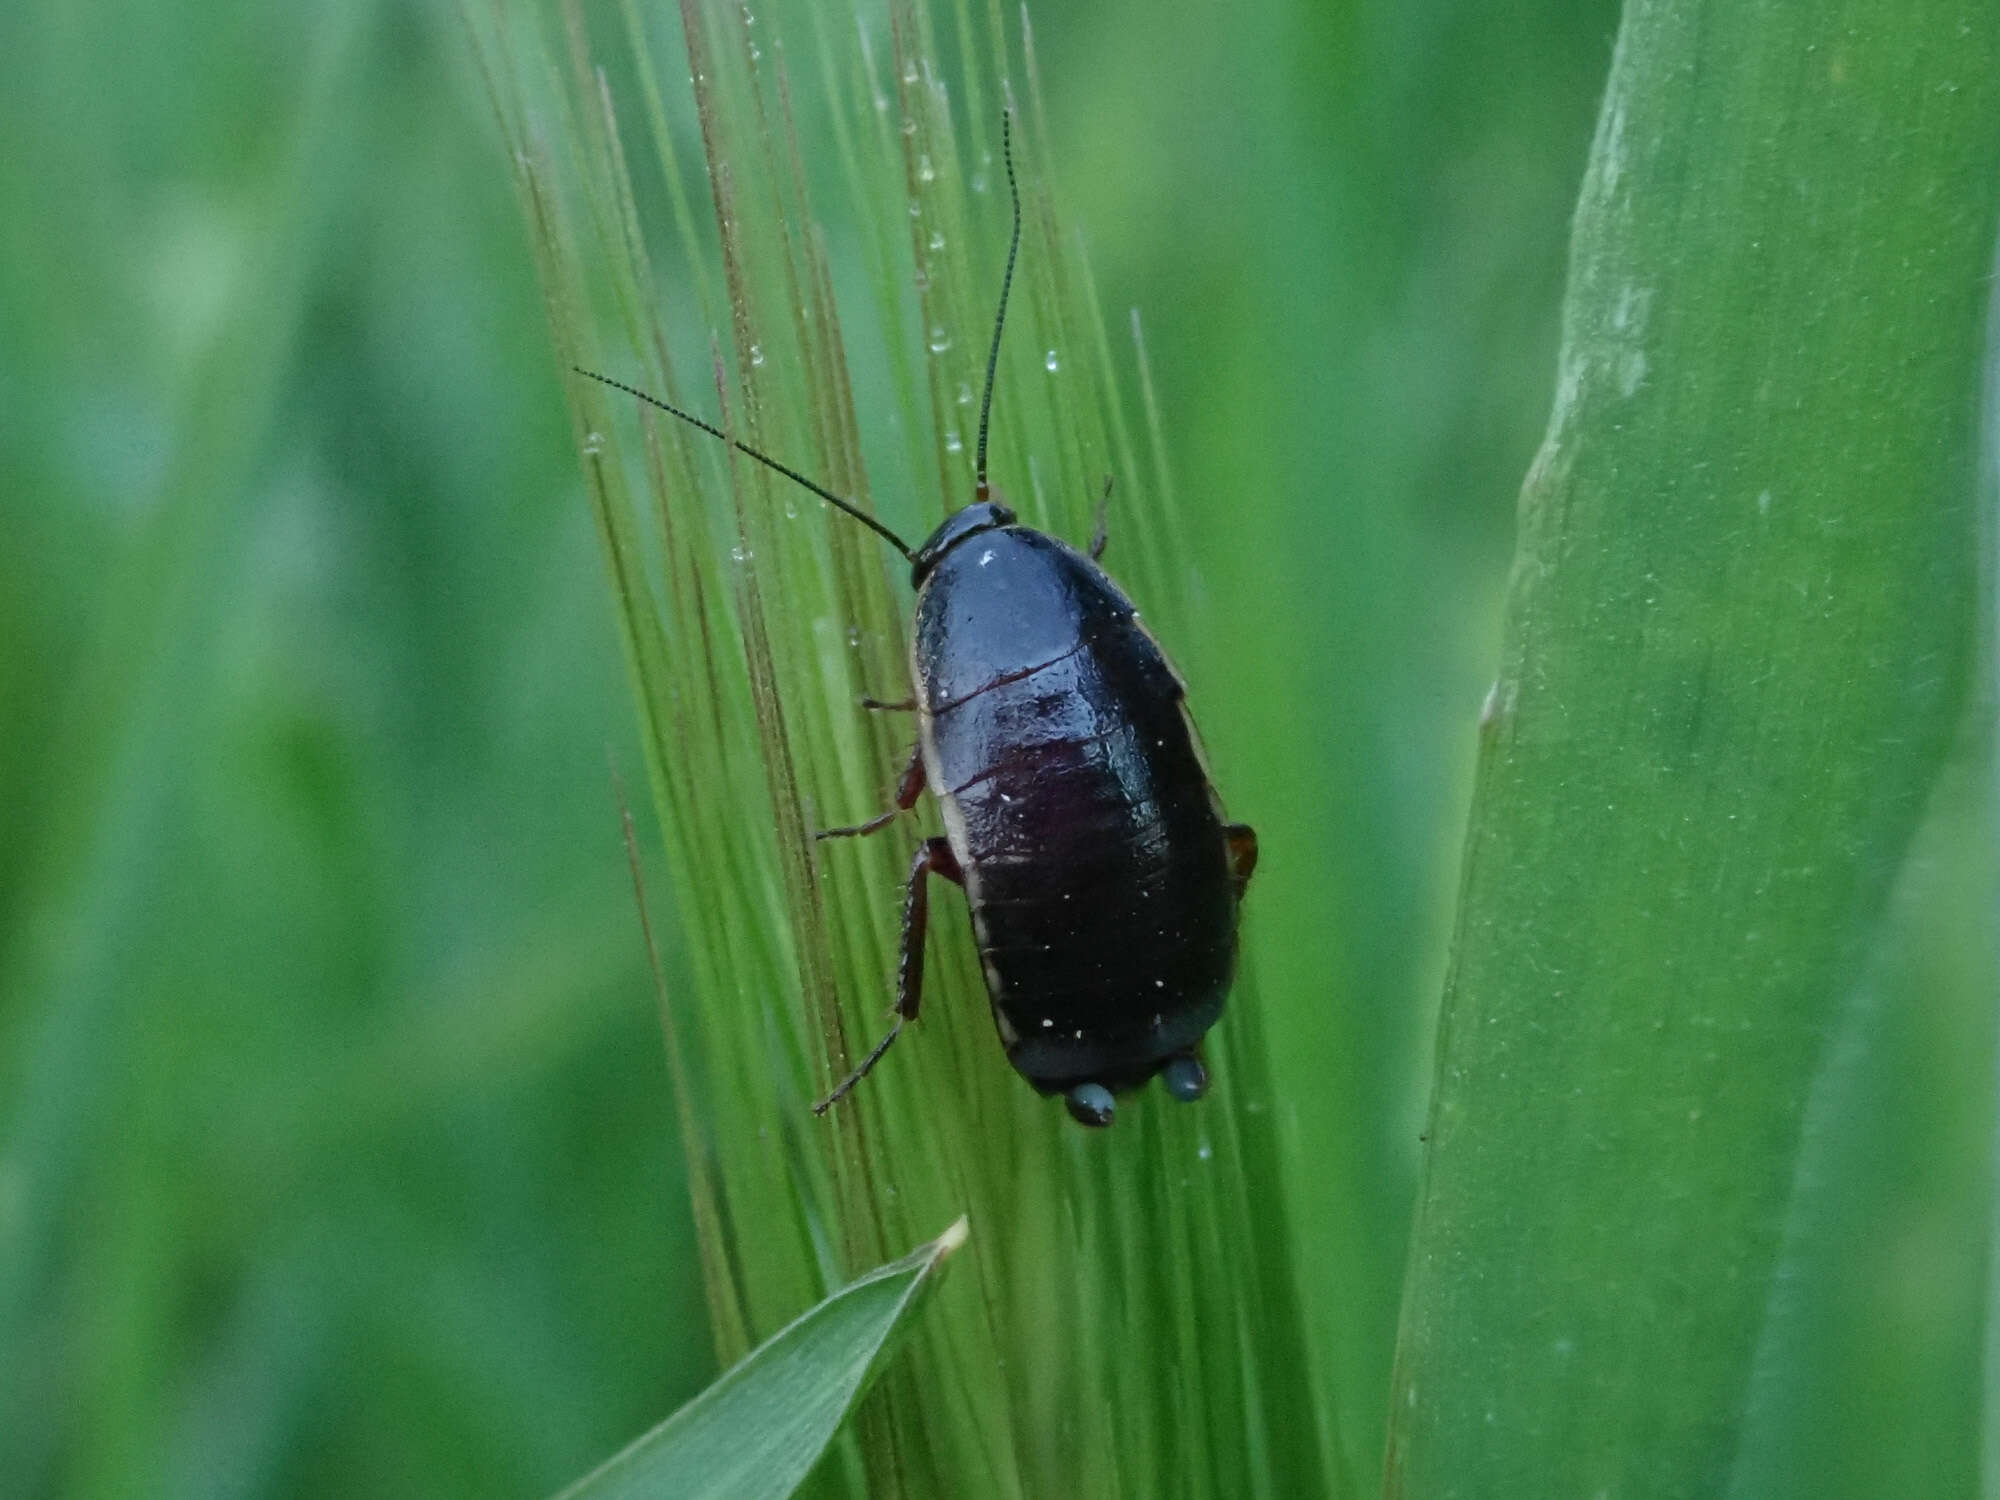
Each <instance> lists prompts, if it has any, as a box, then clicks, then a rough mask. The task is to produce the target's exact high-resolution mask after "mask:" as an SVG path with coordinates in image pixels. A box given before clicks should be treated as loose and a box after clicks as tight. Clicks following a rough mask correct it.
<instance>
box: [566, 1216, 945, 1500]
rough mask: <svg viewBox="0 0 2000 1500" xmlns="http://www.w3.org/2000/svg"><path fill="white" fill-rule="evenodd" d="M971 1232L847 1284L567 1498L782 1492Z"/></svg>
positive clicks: (756, 1499) (765, 1497)
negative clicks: (947, 1258) (948, 1258)
mask: <svg viewBox="0 0 2000 1500" xmlns="http://www.w3.org/2000/svg"><path fill="white" fill-rule="evenodd" d="M965 1235H966V1229H965V1221H964V1220H963V1219H961V1220H959V1221H958V1223H956V1224H954V1225H953V1226H952V1227H951V1228H950V1229H948V1230H946V1231H945V1233H944V1234H943V1235H941V1236H939V1237H938V1238H937V1239H935V1240H933V1241H931V1243H930V1244H928V1245H921V1246H919V1247H918V1248H917V1249H915V1250H913V1251H911V1252H910V1253H909V1254H908V1255H906V1256H904V1257H903V1258H902V1259H901V1260H898V1261H892V1262H891V1263H890V1264H888V1265H886V1266H880V1267H878V1268H877V1269H875V1270H873V1271H870V1272H869V1273H868V1274H867V1275H865V1276H861V1277H857V1278H856V1279H855V1280H854V1281H851V1282H849V1283H848V1284H847V1285H846V1286H844V1287H842V1288H841V1289H840V1290H839V1291H837V1292H835V1293H834V1294H833V1295H832V1296H830V1297H828V1298H827V1299H826V1300H825V1301H824V1302H822V1303H820V1304H819V1306H817V1307H815V1308H813V1309H812V1310H811V1311H810V1312H807V1313H803V1314H801V1315H800V1316H799V1317H798V1318H797V1319H795V1320H794V1321H793V1322H791V1323H788V1324H786V1325H785V1327H784V1328H782V1329H780V1330H779V1331H778V1332H777V1333H774V1334H773V1335H771V1337H770V1338H769V1339H768V1340H766V1341H765V1342H764V1343H763V1344H760V1345H759V1346H758V1347H757V1348H756V1349H754V1350H752V1351H751V1352H750V1353H749V1354H747V1355H745V1356H744V1357H743V1359H742V1360H741V1361H740V1362H738V1363H737V1364H736V1365H735V1366H734V1367H732V1368H731V1369H730V1370H729V1371H728V1372H727V1373H725V1374H724V1375H723V1376H722V1378H721V1379H720V1380H718V1381H716V1382H715V1384H714V1385H712V1386H710V1387H709V1388H708V1389H707V1390H705V1391H703V1392H702V1393H701V1394H700V1395H699V1396H697V1397H695V1399H694V1400H692V1401H690V1402H689V1403H688V1404H687V1405H686V1406H683V1407H682V1408H681V1409H680V1410H679V1411H677V1412H675V1413H674V1414H673V1415H672V1416H671V1417H669V1418H667V1420H666V1421H664V1422H662V1423H661V1424H660V1425H659V1426H658V1427H655V1428H654V1429H653V1430H652V1431H651V1432H649V1433H647V1434H646V1435H645V1436H644V1437H642V1438H640V1439H638V1440H637V1441H636V1442H634V1443H633V1444H632V1446H631V1447H629V1448H627V1449H625V1450H624V1451H623V1452H622V1453H620V1454H618V1455H617V1456H616V1457H615V1458H612V1459H610V1460H609V1461H607V1462H606V1463H605V1464H604V1465H603V1467H601V1468H599V1469H597V1470H595V1471H593V1472H592V1473H591V1474H590V1475H588V1476H587V1477H586V1478H584V1479H582V1480H580V1481H578V1483H577V1484H576V1485H575V1486H574V1487H572V1488H570V1489H568V1490H565V1491H564V1492H563V1494H564V1496H565V1497H566V1500H567V1497H575V1500H616V1497H621V1496H631V1497H637V1496H655V1495H657V1496H673V1497H674V1500H783V1497H784V1496H786V1495H789V1494H791V1493H792V1491H794V1490H795V1489H797V1488H798V1487H799V1485H800V1484H801V1483H802V1482H803V1481H804V1479H805V1477H806V1475H807V1474H808V1473H809V1472H811V1470H812V1467H813V1465H814V1464H815V1463H817V1462H818V1460H819V1458H820V1455H821V1454H823V1453H824V1452H825V1451H826V1446H827V1444H828V1443H829V1442H831V1441H832V1439H833V1435H834V1432H835V1431H836V1429H837V1428H838V1427H839V1425H840V1421H841V1418H842V1417H844V1416H846V1414H847V1412H848V1409H849V1408H850V1407H852V1406H853V1404H854V1402H855V1401H856V1400H857V1399H858V1398H859V1397H860V1395H861V1392H862V1390H863V1389H864V1388H865V1387H866V1385H867V1384H868V1382H869V1381H870V1380H871V1379H872V1378H873V1377H874V1376H875V1375H876V1373H877V1372H878V1371H879V1370H880V1368H881V1366H882V1363H883V1361H884V1360H885V1359H886V1357H887V1355H888V1353H889V1350H890V1349H891V1347H892V1342H893V1340H894V1338H895V1336H896V1334H897V1332H898V1331H899V1330H900V1329H901V1328H903V1327H904V1326H905V1323H906V1321H907V1319H908V1318H909V1317H910V1315H911V1314H912V1313H913V1312H914V1311H915V1310H916V1308H917V1306H918V1304H919V1301H920V1299H921V1297H922V1294H923V1293H924V1292H925V1291H927V1290H928V1289H929V1288H930V1287H931V1286H932V1285H934V1284H935V1282H936V1279H937V1273H938V1271H939V1270H941V1269H942V1268H943V1265H944V1260H945V1257H946V1256H948V1255H950V1254H951V1253H952V1251H954V1250H956V1249H958V1248H959V1247H960V1246H961V1245H963V1244H964V1243H965Z"/></svg>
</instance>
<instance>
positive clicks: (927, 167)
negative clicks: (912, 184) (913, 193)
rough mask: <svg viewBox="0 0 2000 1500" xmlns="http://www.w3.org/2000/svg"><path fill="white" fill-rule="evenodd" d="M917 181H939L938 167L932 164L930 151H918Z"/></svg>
mask: <svg viewBox="0 0 2000 1500" xmlns="http://www.w3.org/2000/svg"><path fill="white" fill-rule="evenodd" d="M917 181H919V182H936V181H937V168H936V167H934V166H932V165H931V155H930V153H929V152H928V151H920V152H918V153H917Z"/></svg>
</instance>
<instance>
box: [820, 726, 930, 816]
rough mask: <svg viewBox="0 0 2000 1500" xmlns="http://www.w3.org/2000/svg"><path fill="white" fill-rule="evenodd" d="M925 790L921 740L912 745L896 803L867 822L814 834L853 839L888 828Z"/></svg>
mask: <svg viewBox="0 0 2000 1500" xmlns="http://www.w3.org/2000/svg"><path fill="white" fill-rule="evenodd" d="M923 792H924V747H923V745H922V743H921V742H919V743H918V744H915V745H912V746H911V747H910V759H909V763H908V764H907V765H905V766H904V767H903V775H902V779H901V780H899V781H898V782H897V783H896V805H895V806H894V807H892V808H890V809H889V810H888V811H887V812H885V813H877V814H876V815H875V816H874V817H872V818H870V819H869V820H868V821H867V822H866V823H854V824H850V825H849V826H848V827H846V828H822V829H821V830H820V831H819V832H818V833H816V834H814V835H813V837H814V838H815V839H852V838H859V837H861V836H862V835H863V834H868V833H873V832H875V830H876V829H878V828H887V827H888V826H889V825H890V824H891V823H893V822H895V821H896V816H897V814H899V813H906V812H908V811H909V810H910V809H911V808H913V807H915V806H916V805H917V798H919V797H921V796H922V795H923Z"/></svg>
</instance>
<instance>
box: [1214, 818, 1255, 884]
mask: <svg viewBox="0 0 2000 1500" xmlns="http://www.w3.org/2000/svg"><path fill="white" fill-rule="evenodd" d="M1222 836H1223V838H1224V839H1225V840H1227V841H1228V846H1229V883H1230V885H1232V886H1234V887H1235V889H1236V899H1237V900H1238V901H1241V900H1242V899H1243V892H1244V891H1245V889H1247V888H1248V886H1249V884H1250V877H1251V876H1252V875H1253V874H1255V873H1256V870H1257V830H1256V829H1254V828H1252V827H1251V826H1250V825H1249V824H1248V823H1231V824H1229V825H1228V826H1226V827H1225V828H1224V829H1223V830H1222Z"/></svg>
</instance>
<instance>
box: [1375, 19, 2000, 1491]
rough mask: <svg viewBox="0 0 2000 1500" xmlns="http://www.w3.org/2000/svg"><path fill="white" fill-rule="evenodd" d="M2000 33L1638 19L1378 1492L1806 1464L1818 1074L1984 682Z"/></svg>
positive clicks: (1567, 367) (1491, 814)
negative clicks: (1769, 1418) (1780, 1434)
mask: <svg viewBox="0 0 2000 1500" xmlns="http://www.w3.org/2000/svg"><path fill="white" fill-rule="evenodd" d="M1996 64H2000V13H1996V12H1994V11H1992V10H1991V9H1990V8H1985V9H1981V8H1976V7H1975V8H1967V7H1964V6H1960V5H1956V4H1945V3H1933V0H1921V3H1917V4H1909V3H1904V0H1896V3H1893V4H1891V3H1885V0H1881V3H1878V0H1848V3H1843V4H1839V5H1834V6H1829V7H1805V8H1799V7H1782V6H1738V5H1728V4H1707V3H1687V0H1633V3H1631V4H1629V5H1628V6H1627V8H1626V14H1625V20H1624V26H1623V30H1622V32H1621V36H1620V40H1619V45H1618V50H1617V56H1616V60H1615V62H1614V65H1613V70H1612V78H1611V84H1610V88H1609V92H1608V94H1607V96H1606V99H1605V103H1604V107H1603V113H1602V116H1601V120H1600V125H1599V130H1598V135H1597V139H1596V143H1595V146H1594V149H1593V154H1592V160H1591V166H1590V169H1589V172H1588V175H1587V178H1586V182H1585V185H1584V191H1583V197H1582V201H1581V204H1580V206H1579V209H1578V213H1577V220H1576V228H1575V239H1574V243H1573V248H1572V269H1571V283H1570V289H1569V296H1568V303H1567V308H1566V315H1565V336H1564V344H1563V355H1562V364H1561V372H1560V383H1559V390H1558V394H1557V402H1556V411H1555V414H1554V417H1553V418H1552V421H1551V425H1550V428H1549V433H1548V436H1547V439H1546V441H1545V443H1544V446H1543V449H1542V453H1541V455H1540V457H1539V459H1538V460H1537V463H1536V465H1535V467H1534V469H1533V471H1532V472H1531V473H1530V475H1529V478H1528V481H1527V485H1526V489H1525V492H1524V495H1523V501H1522V535H1521V540H1520V549H1519V554H1518V558H1517V563H1516V570H1515V575H1514V581H1513V587H1512V592H1511V597H1510V600H1509V608H1508V626H1507V629H1508V634H1507V645H1506V651H1505V656H1504V661H1503V666H1502V671H1501V677H1500V680H1499V682H1498V684H1497V685H1496V687H1495V691H1494V696H1493V699H1492V701H1491V704H1490V712H1489V718H1488V722H1487V724H1486V727H1485V731H1484V744H1483V748H1482V757H1481V765H1480V770H1479V783H1478V792H1477V800H1476V803H1475V808H1474V813H1473V819H1472V827H1471V833H1470V838H1469V843H1468V854H1467V868H1466V873H1465V880H1464V887H1463V892H1462V899H1461V907H1460V911H1459V917H1458V925H1457V939H1456V949H1455V955H1454V963H1453V969H1452V974H1451V978H1450V980H1449V983H1448V988H1447V995H1446V1006H1445V1015H1444V1029H1443V1033H1442V1036H1441V1039H1440V1057H1439V1071H1438V1075H1437V1093H1436V1097H1435V1105H1434V1111H1433V1116H1432V1126H1431V1132H1430V1157H1429V1161H1428V1166H1427V1173H1426V1179H1425V1184H1424V1189H1423V1196H1422V1203H1421V1209H1420V1217H1419V1221H1418V1228H1417V1234H1416V1238H1415V1242H1414V1244H1413V1248H1412V1256H1411V1261H1410V1283H1409V1286H1408V1289H1407V1296H1406V1301H1405V1306H1404V1316H1403V1324H1402V1335H1401V1345H1400V1352H1399V1368H1398V1374H1397V1382H1396V1389H1395V1392H1394V1402H1393V1406H1392V1411H1393V1418H1392V1428H1391V1434H1390V1485H1389V1489H1390V1492H1391V1493H1395V1494H1409V1495H1424V1496H1431V1495H1448V1494H1455V1493H1481V1494H1517V1493H1518V1494H1553V1493H1561V1494H1599V1493H1607V1494H1618V1495H1622V1496H1645V1495H1661V1496H1666V1495H1688V1494H1721V1493H1729V1492H1738V1491H1735V1490H1732V1486H1737V1487H1738V1488H1739V1490H1740V1492H1741V1493H1746V1494H1749V1493H1756V1494H1773V1493H1792V1492H1801V1493H1804V1492H1811V1491H1810V1487H1809V1486H1799V1485H1797V1484H1796V1483H1795V1481H1796V1476H1795V1475H1794V1476H1792V1478H1791V1479H1790V1480H1788V1479H1787V1477H1786V1475H1785V1474H1784V1472H1783V1471H1782V1466H1779V1467H1778V1468H1776V1469H1774V1468H1773V1467H1772V1465H1771V1462H1770V1455H1769V1454H1766V1453H1752V1452H1746V1451H1745V1450H1744V1449H1743V1447H1742V1442H1743V1438H1744V1430H1745V1415H1746V1410H1747V1409H1748V1406H1749V1404H1750V1402H1751V1399H1752V1389H1753V1384H1754V1383H1755V1380H1767V1379H1768V1378H1769V1372H1768V1371H1767V1370H1762V1369H1760V1364H1768V1363H1770V1362H1777V1363H1779V1364H1782V1363H1783V1361H1785V1360H1786V1359H1787V1358H1796V1357H1797V1356H1796V1351H1788V1350H1787V1348H1786V1347H1784V1345H1783V1343H1782V1341H1776V1342H1773V1341H1768V1340H1765V1339H1764V1338H1763V1330H1764V1328H1765V1325H1766V1322H1767V1320H1768V1319H1769V1318H1771V1317H1772V1316H1773V1308H1774V1306H1775V1304H1776V1303H1777V1302H1778V1301H1779V1300H1780V1292H1781V1290H1782V1288H1783V1286H1784V1284H1785V1281H1786V1278H1787V1276H1788V1274H1789V1270H1788V1267H1787V1265H1786V1263H1785V1261H1784V1259H1783V1245H1784V1231H1785V1227H1786V1223H1787V1218H1788V1213H1789V1210H1790V1207H1791V1205H1792V1203H1793V1201H1794V1197H1795V1194H1796V1193H1797V1192H1799V1191H1800V1190H1801V1189H1800V1182H1801V1172H1800V1162H1801V1152H1802V1149H1803V1146H1804V1138H1805V1129H1804V1121H1805V1118H1806V1111H1807V1105H1808V1101H1809V1099H1810V1098H1811V1097H1812V1095H1813V1094H1814V1091H1815V1089H1816V1087H1817V1086H1818V1084H1819V1081H1820V1080H1821V1078H1822V1077H1823V1076H1824V1074H1825V1072H1826V1070H1827V1069H1829V1068H1830V1067H1832V1066H1834V1057H1835V1054H1836V1052H1837V1051H1838V1050H1839V1049H1838V1048H1837V1046H1836V1045H1835V1041H1836V1039H1837V1038H1839V1037H1840V1036H1841V1034H1842V1033H1843V1029H1844V1028H1845V1027H1846V1026H1847V1025H1848V1023H1849V1020H1850V1018H1851V1016H1852V1014H1853V1011H1854V1006H1855V997H1856V994H1857V991H1858V989H1859V987H1860V986H1861V984H1862V982H1863V976H1864V974H1865V972H1866V969H1867V964H1868V960H1869V956H1870V953H1871V950H1872V949H1873V947H1874V945H1875V944H1876V942H1877V941H1878V933H1879V930H1880V927H1881V924H1882V920H1883V914H1884V911H1885V908H1886V905H1887V900H1888V896H1889V893H1890V890H1891V888H1892V886H1893V884H1894V883H1895V882H1896V880H1897V878H1898V876H1899V874H1900V872H1901V871H1902V869H1903V867H1904V862H1905V860H1906V858H1907V854H1908V850H1909V848H1910V844H1911V840H1912V838H1913V835H1914V832H1915V830H1916V828H1917V826H1918V823H1919V820H1920V818H1921V816H1922V814H1923V812H1924V811H1925V808H1926V806H1927V803H1928V802H1929V800H1930V798H1931V797H1932V796H1933V793H1934V791H1935V788H1936V787H1937V785H1938V782H1939V778H1940V775H1941V773H1942V771H1943V770H1944V768H1945V767H1946V766H1947V765H1948V763H1949V759H1950V756H1951V753H1952V751H1953V749H1954V744H1955V736H1956V735H1957V733H1958V730H1959V726H1960V721H1961V714H1962V712H1963V710H1964V701H1965V692H1966V685H1967V674H1968V668H1969V666H1970V663H1971V660H1972V657H1973V650H1972V645H1973V624H1974V620H1975V618H1976V616H1977V610H1976V608H1975V600H1976V586H1977V577H1976V571H1977V570H1976V566H1975V559H1976V556H1977V552H1978V547H1979V543H1980V539H1981V537H1982V536H1984V535H1986V534H1987V533H1986V531H1985V529H1984V528H1983V526H1982V524H1981V521H1980V518H1979V513H1978V507H1977V505H1976V503H1975V494H1976V482H1975V480H1976V464H1975V454H1976V433H1975V415H1976V412H1977V406H1978V390H1979V377H1980V357H1981V343H1982V334H1983V328H1984V325H1985V319H1986V308H1987V302H1988V298H1989V296H1990V293H1991V285H1990V278H1989V272H1990V270H1991V266H1992V255H1993V247H1994V235H1995V194H1994V191H1993V186H1994V183H1995V182H1996V181H2000V81H1997V80H2000V72H1996ZM1753 1377H1754V1379H1753ZM1968 1446H1969V1445H1968ZM1753 1475H1754V1476H1758V1478H1757V1480H1756V1481H1755V1482H1752V1480H1751V1478H1750V1476H1753Z"/></svg>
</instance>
